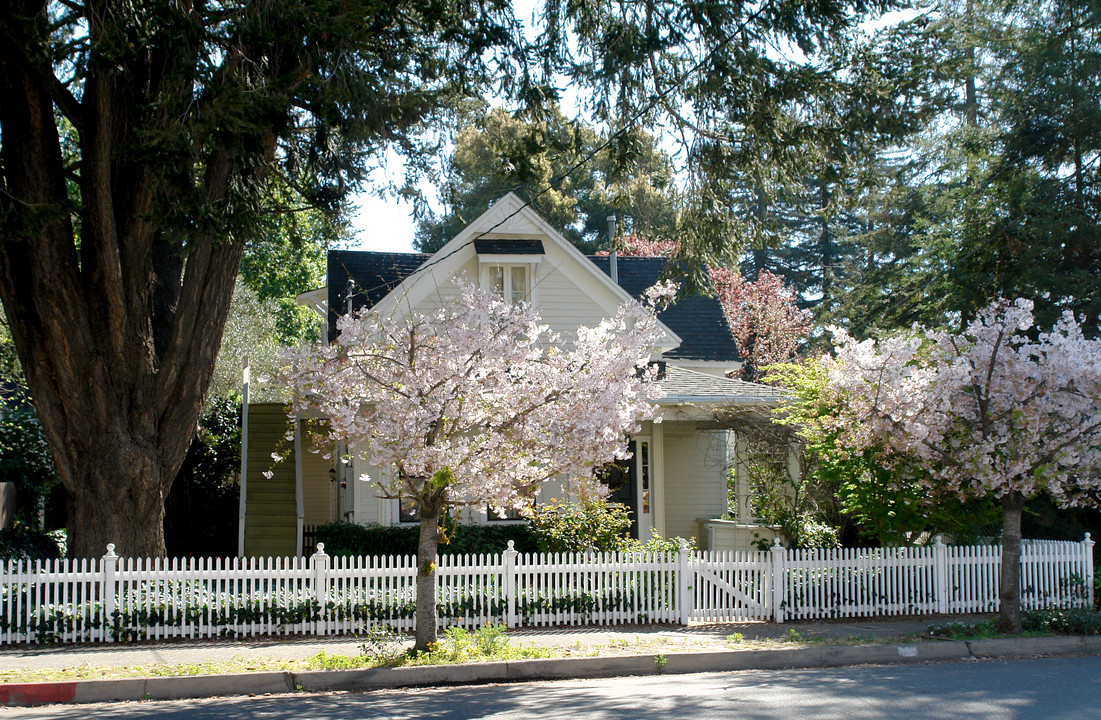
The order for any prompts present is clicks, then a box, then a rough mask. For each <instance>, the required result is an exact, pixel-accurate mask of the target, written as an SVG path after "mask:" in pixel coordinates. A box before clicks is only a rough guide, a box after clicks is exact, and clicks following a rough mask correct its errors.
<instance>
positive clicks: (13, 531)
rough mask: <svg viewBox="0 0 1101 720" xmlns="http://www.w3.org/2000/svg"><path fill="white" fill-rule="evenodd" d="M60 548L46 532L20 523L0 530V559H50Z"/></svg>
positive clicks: (59, 555) (59, 553) (55, 556)
mask: <svg viewBox="0 0 1101 720" xmlns="http://www.w3.org/2000/svg"><path fill="white" fill-rule="evenodd" d="M58 557H61V549H60V548H59V547H58V545H57V541H56V540H54V539H53V538H52V537H50V535H49V534H48V533H44V532H41V531H39V530H31V529H29V528H27V527H25V526H22V525H16V526H14V527H10V528H4V529H3V530H0V560H20V559H23V558H27V559H29V560H52V559H54V558H58Z"/></svg>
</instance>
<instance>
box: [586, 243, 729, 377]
mask: <svg viewBox="0 0 1101 720" xmlns="http://www.w3.org/2000/svg"><path fill="white" fill-rule="evenodd" d="M589 259H590V260H592V261H593V262H594V263H596V266H597V267H599V268H600V269H601V270H603V271H604V272H605V273H606V274H608V275H609V276H611V269H610V267H611V264H610V258H608V257H607V256H604V257H590V258H589ZM665 264H666V259H665V258H661V257H631V256H622V255H621V256H619V257H618V258H617V259H616V274H617V275H618V276H619V285H620V287H622V288H623V289H624V290H626V291H627V292H629V293H630V294H631V296H632V297H634V298H639V297H641V296H642V293H643V292H645V290H646V289H647V288H648V287H650V286H651V285H653V284H654V283H656V282H657V281H658V279H659V278H660V277H661V273H662V271H664V270H665ZM658 318H659V319H660V320H661V321H662V322H663V323H665V324H666V325H667V326H668V327H669V329H670V330H672V331H673V332H675V333H676V334H677V335H679V336H680V338H681V341H682V342H681V344H680V347H677V348H676V349H674V350H671V351H669V352H667V353H665V357H666V358H669V359H670V360H707V361H712V360H714V361H720V362H724V361H726V362H729V361H731V360H741V358H740V356H739V355H738V345H737V343H735V342H734V335H733V334H732V333H731V332H730V324H729V323H728V322H727V320H726V314H725V313H724V312H723V308H722V305H720V304H719V301H718V300H717V299H716V298H713V297H704V296H702V295H693V296H691V297H685V298H680V299H678V300H677V302H676V303H675V304H674V305H671V306H669V307H668V308H666V309H665V310H664V311H662V312H660V313H658Z"/></svg>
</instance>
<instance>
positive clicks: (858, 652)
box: [0, 636, 1101, 706]
mask: <svg viewBox="0 0 1101 720" xmlns="http://www.w3.org/2000/svg"><path fill="white" fill-rule="evenodd" d="M1078 654H1085V655H1101V636H1091V637H1086V636H1064V637H1043V638H993V639H988V640H949V641H942V642H935V641H925V642H918V643H883V644H873V645H811V646H807V647H798V648H780V649H775V650H723V651H718V652H687V653H669V654H668V655H664V654H659V655H631V656H623V657H589V658H547V659H540V660H517V661H514V662H491V663H470V664H465V665H427V666H421V667H399V668H375V669H370V670H311V671H307V672H300V673H289V672H254V673H228V674H222V675H185V676H179V677H154V678H124V679H117V680H70V681H65V682H42V683H0V705H4V706H32V705H53V704H63V703H91V702H119V701H127V700H184V699H195V698H207V697H215V696H220V695H261V694H270V693H286V692H294V691H296V690H300V691H305V692H323V691H336V690H344V691H348V690H351V691H356V690H378V689H383V688H402V687H424V686H434V685H476V684H484V683H507V682H526V681H532V680H562V679H595V678H609V677H620V676H627V675H657V674H663V673H664V674H668V675H673V674H681V673H696V672H716V671H730V670H780V669H806V668H826V667H842V666H847V665H889V664H898V663H920V662H934V661H943V660H962V659H967V658H976V659H997V658H1012V657H1022V656H1030V655H1078Z"/></svg>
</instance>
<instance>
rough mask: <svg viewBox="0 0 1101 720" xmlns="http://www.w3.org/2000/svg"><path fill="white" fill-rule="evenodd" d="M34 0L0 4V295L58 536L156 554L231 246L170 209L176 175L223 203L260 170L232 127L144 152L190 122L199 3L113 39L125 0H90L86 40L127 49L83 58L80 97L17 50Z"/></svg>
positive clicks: (205, 378)
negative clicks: (55, 478)
mask: <svg viewBox="0 0 1101 720" xmlns="http://www.w3.org/2000/svg"><path fill="white" fill-rule="evenodd" d="M44 7H45V6H44V4H42V3H33V2H32V3H26V10H27V11H28V13H29V14H28V16H26V17H22V16H20V17H16V14H13V13H15V9H12V8H4V9H3V10H0V21H2V22H3V24H4V28H5V30H6V31H7V32H8V33H9V36H8V37H7V38H6V39H5V41H4V42H0V98H3V99H2V101H0V131H2V137H0V172H2V175H0V180H2V186H0V190H2V191H3V192H0V301H2V302H3V307H4V311H5V314H6V315H7V319H8V323H9V326H10V328H11V333H12V338H13V340H14V343H15V346H16V349H17V350H18V353H19V357H20V360H21V361H22V364H23V369H24V372H25V374H26V377H27V382H28V385H29V387H30V391H31V396H32V399H33V401H34V404H35V408H36V410H37V411H38V416H39V419H40V421H41V424H42V428H43V431H44V433H45V435H46V439H47V441H48V442H49V445H50V449H51V451H52V453H53V455H54V459H55V460H56V462H57V467H58V470H59V473H60V475H61V480H62V483H63V484H64V486H65V488H66V490H67V491H68V497H69V530H70V544H69V554H70V555H71V556H74V557H98V556H101V555H103V554H104V552H105V551H106V545H107V543H114V544H115V549H116V552H118V553H120V554H126V555H149V556H157V555H163V554H164V530H163V526H162V520H163V516H164V498H165V497H166V496H167V494H168V490H169V486H170V485H171V482H172V479H173V478H174V477H175V473H176V471H177V470H178V469H179V466H180V464H181V463H182V461H183V458H184V455H185V454H186V452H187V447H188V443H189V441H190V438H191V435H192V433H193V431H194V428H195V425H196V423H197V421H198V418H199V414H200V412H201V410H202V402H203V396H204V394H205V393H206V390H207V386H208V385H209V382H210V377H211V374H212V372H213V367H214V360H215V357H216V355H217V352H218V348H219V346H220V344H221V335H222V329H223V327H224V325H225V320H226V315H227V313H228V310H229V303H230V298H231V296H232V291H233V284H234V279H235V277H236V275H237V269H238V266H239V265H240V260H241V253H242V248H243V246H242V244H241V242H240V241H239V240H231V239H229V238H228V237H220V236H219V235H218V233H219V232H221V231H220V230H219V229H218V228H217V227H214V224H211V225H208V226H206V227H198V226H196V225H195V224H193V223H190V222H189V221H187V220H186V213H179V217H173V216H172V215H173V213H174V212H176V210H177V209H178V207H179V206H180V203H179V202H178V199H179V196H180V195H181V194H182V193H185V192H186V193H190V194H191V196H192V197H191V199H192V201H194V202H198V203H199V204H200V205H202V206H204V207H212V208H213V207H217V206H218V204H219V203H220V202H221V201H222V200H223V199H224V198H225V197H226V194H227V191H228V188H230V187H231V186H232V183H234V182H237V181H239V180H240V179H241V178H242V177H243V176H244V175H245V174H247V173H252V177H253V178H254V179H255V178H256V177H259V171H258V170H256V169H255V168H254V169H253V170H246V169H244V168H242V166H241V164H240V162H239V160H238V158H237V157H236V156H235V155H234V154H233V153H232V152H231V151H230V150H229V149H228V148H227V146H226V145H223V144H221V143H220V141H224V142H225V143H227V144H228V143H235V142H238V141H239V140H240V138H235V137H232V136H225V137H224V138H223V136H221V135H219V136H218V137H217V138H215V139H211V140H210V141H209V142H207V141H203V140H202V139H201V138H199V139H197V140H196V141H197V142H199V143H200V146H199V147H198V149H197V150H196V152H195V153H194V154H192V155H185V154H178V155H175V156H172V161H173V162H174V163H176V164H177V165H178V167H172V163H168V164H167V165H166V164H165V162H164V161H163V160H158V161H156V162H154V161H152V160H150V157H146V156H145V153H149V152H153V150H154V148H153V147H152V145H151V142H153V141H152V140H151V138H156V137H177V138H179V139H180V140H181V141H184V142H186V141H187V140H188V138H189V137H190V136H189V135H188V133H189V132H190V129H189V127H188V126H187V125H186V124H185V121H184V118H187V117H188V112H187V111H188V110H189V108H191V107H193V106H194V103H195V101H194V98H193V97H192V80H191V79H190V75H188V74H187V70H186V69H187V68H188V67H191V66H193V64H194V57H193V53H194V52H195V49H196V48H195V46H194V44H193V43H191V41H190V39H189V37H188V36H187V34H186V33H183V32H181V31H182V29H183V27H185V26H186V24H187V22H190V21H191V20H194V21H196V22H197V21H198V19H197V17H193V16H192V15H188V13H187V7H186V4H184V5H181V6H180V8H181V14H180V15H179V16H178V20H179V21H180V25H179V26H177V27H166V28H165V29H164V30H163V33H162V34H161V35H159V36H157V37H156V38H154V39H152V40H151V41H150V42H149V43H147V44H137V45H135V44H129V45H126V44H125V43H124V44H123V45H118V44H117V43H118V42H119V40H120V38H125V37H127V35H128V33H132V32H133V31H134V28H132V27H129V26H128V25H127V24H126V23H128V22H129V21H130V20H129V18H130V14H128V13H127V12H124V11H122V7H121V6H116V5H112V4H109V3H102V2H90V3H86V14H85V17H86V19H87V28H88V40H87V41H88V43H89V46H90V47H93V48H100V47H103V48H106V49H108V50H110V49H111V48H115V49H116V50H117V49H118V48H120V47H124V48H125V52H122V54H120V55H118V56H117V57H114V59H112V60H111V62H106V63H105V62H102V59H94V61H89V67H88V72H87V74H86V75H85V82H84V83H83V85H82V86H81V91H82V94H81V96H80V97H79V98H77V97H75V96H73V95H72V94H70V91H69V90H68V89H67V88H66V87H65V86H64V85H62V84H61V83H59V82H57V81H56V78H54V76H53V75H52V74H51V72H52V68H51V67H50V66H49V65H48V63H44V62H43V60H42V58H41V57H39V56H38V55H36V54H35V53H32V52H28V51H27V50H26V49H27V48H35V47H40V46H41V44H42V43H43V42H44V41H43V39H42V38H43V35H44V34H45V33H47V32H48V29H47V23H48V18H46V16H45V11H44V9H43V8H44ZM135 78H144V80H145V82H144V83H135V82H134V80H135ZM58 115H63V116H64V117H65V118H66V120H67V121H68V123H69V124H68V125H67V126H66V127H67V128H68V129H67V130H66V133H67V137H66V138H65V140H64V142H62V137H61V133H60V132H59V129H58V128H59V124H58V119H57V117H58ZM265 143H266V145H267V147H268V148H269V150H270V148H271V147H272V146H273V145H274V138H273V137H266V136H265V138H264V139H263V140H262V141H260V142H258V143H257V145H264V144H265ZM63 146H64V147H65V148H67V150H66V153H64V154H63V152H62V147H63ZM74 148H75V149H74ZM164 150H165V149H164V148H160V150H158V151H157V152H162V151H164ZM261 154H262V153H261ZM153 156H154V157H155V156H156V155H155V153H154V155H153ZM74 157H75V158H76V161H75V162H74ZM164 157H168V155H165V156H164ZM193 178H198V179H197V180H193ZM223 234H224V233H223ZM197 521H200V522H201V519H197Z"/></svg>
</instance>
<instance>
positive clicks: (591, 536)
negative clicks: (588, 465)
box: [531, 499, 631, 552]
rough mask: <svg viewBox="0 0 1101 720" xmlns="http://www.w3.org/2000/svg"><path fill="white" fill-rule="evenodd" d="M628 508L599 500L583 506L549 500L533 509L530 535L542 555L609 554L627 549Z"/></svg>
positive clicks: (629, 522) (585, 503) (584, 503)
mask: <svg viewBox="0 0 1101 720" xmlns="http://www.w3.org/2000/svg"><path fill="white" fill-rule="evenodd" d="M630 527H631V516H630V511H629V510H628V509H627V506H625V505H621V504H619V503H609V502H605V501H603V500H600V499H595V500H588V501H586V502H583V503H563V502H559V501H557V500H551V501H550V502H549V503H547V504H545V505H539V506H537V507H536V508H535V510H534V512H533V513H532V516H531V532H532V534H533V535H534V536H535V542H536V543H537V544H538V546H539V549H540V550H542V551H543V552H584V551H586V550H594V551H596V552H608V551H613V550H621V549H624V548H626V547H627V544H628V538H627V530H628V529H629V528H630Z"/></svg>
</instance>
